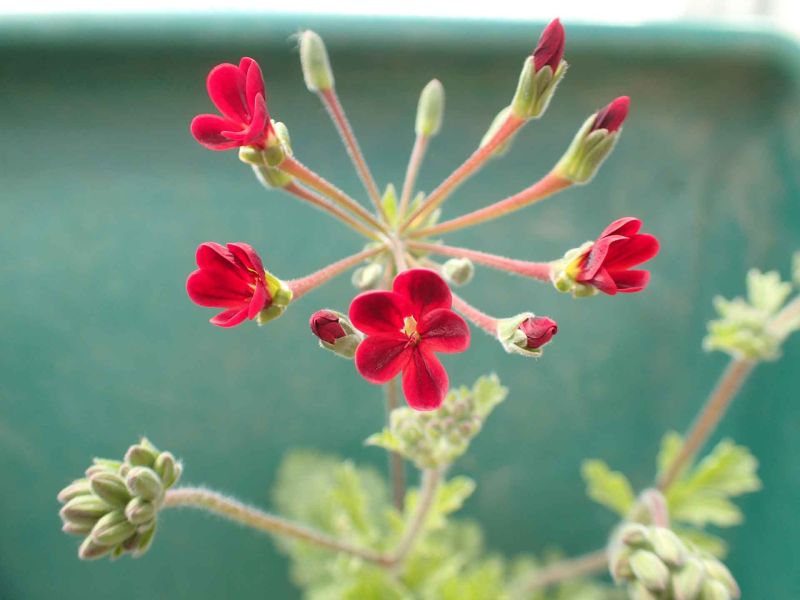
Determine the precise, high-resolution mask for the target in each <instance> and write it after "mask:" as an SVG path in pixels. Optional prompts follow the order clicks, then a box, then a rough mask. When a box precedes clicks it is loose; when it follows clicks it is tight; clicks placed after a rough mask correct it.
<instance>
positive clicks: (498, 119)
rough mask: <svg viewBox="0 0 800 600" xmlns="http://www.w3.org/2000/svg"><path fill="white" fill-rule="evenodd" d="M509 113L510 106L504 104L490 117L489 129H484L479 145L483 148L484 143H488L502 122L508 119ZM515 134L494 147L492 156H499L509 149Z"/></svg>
mask: <svg viewBox="0 0 800 600" xmlns="http://www.w3.org/2000/svg"><path fill="white" fill-rule="evenodd" d="M510 114H511V107H510V106H506V107H505V108H504V109H503V110H501V111H500V112H499V113H497V115H495V117H494V119H492V123H491V124H490V125H489V129H487V130H486V133H484V134H483V137H482V138H481V144H480V147H481V148H483V147H484V146H485V145H486V144H488V143H489V142H490V141H491V140H492V138H493V137H494V136H495V134H497V132H498V131H500V128H501V127H502V126H503V123H505V122H506V120H507V119H508V115H510ZM515 137H516V135H512V136H510V137H509V138H508V139H507V140H506V141H504V142H503V143H502V144H500V145H499V146H498V147H497V148H495V149H494V152H493V153H492V158H500V157H501V156H504V155H505V154H506V153H507V152H508V151H509V149H510V148H511V144H512V142H513V141H514V138H515Z"/></svg>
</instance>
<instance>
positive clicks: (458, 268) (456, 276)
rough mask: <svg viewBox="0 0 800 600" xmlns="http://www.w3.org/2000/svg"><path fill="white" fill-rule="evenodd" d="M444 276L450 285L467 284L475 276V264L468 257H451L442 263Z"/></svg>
mask: <svg viewBox="0 0 800 600" xmlns="http://www.w3.org/2000/svg"><path fill="white" fill-rule="evenodd" d="M442 276H443V277H444V279H445V281H447V283H449V284H450V285H454V286H462V285H467V284H468V283H469V282H470V281H472V278H473V277H474V276H475V265H474V264H472V261H471V260H470V259H468V258H451V259H450V260H447V261H445V263H444V264H443V265H442Z"/></svg>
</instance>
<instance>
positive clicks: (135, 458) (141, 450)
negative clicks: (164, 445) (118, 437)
mask: <svg viewBox="0 0 800 600" xmlns="http://www.w3.org/2000/svg"><path fill="white" fill-rule="evenodd" d="M157 456H158V452H157V451H153V450H151V449H150V448H148V447H146V446H143V445H141V444H135V445H133V446H131V447H130V448H128V451H127V452H126V453H125V462H126V463H128V464H129V465H131V466H133V467H152V466H153V463H155V462H156V457H157Z"/></svg>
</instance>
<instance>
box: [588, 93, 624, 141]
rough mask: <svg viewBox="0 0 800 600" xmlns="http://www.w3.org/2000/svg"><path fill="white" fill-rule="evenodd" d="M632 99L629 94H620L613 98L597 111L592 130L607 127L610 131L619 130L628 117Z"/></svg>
mask: <svg viewBox="0 0 800 600" xmlns="http://www.w3.org/2000/svg"><path fill="white" fill-rule="evenodd" d="M630 104H631V99H630V98H628V96H620V97H619V98H616V99H615V100H612V101H611V102H610V103H609V104H608V105H607V106H605V107H604V108H602V109H601V110H599V111H598V112H597V116H596V117H595V119H594V125H592V131H596V130H597V129H605V130H606V131H608V132H609V133H612V132H614V131H617V130H618V129H619V128H620V127H622V124H623V123H624V122H625V119H626V118H627V117H628V108H629V107H630Z"/></svg>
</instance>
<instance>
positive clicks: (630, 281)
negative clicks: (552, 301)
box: [554, 217, 659, 296]
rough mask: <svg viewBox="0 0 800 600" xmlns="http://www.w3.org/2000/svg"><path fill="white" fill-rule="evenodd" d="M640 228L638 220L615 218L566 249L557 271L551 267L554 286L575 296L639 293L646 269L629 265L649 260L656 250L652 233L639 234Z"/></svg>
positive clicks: (647, 275)
mask: <svg viewBox="0 0 800 600" xmlns="http://www.w3.org/2000/svg"><path fill="white" fill-rule="evenodd" d="M641 227H642V222H641V221H640V220H639V219H635V218H633V217H625V218H622V219H618V220H616V221H614V222H613V223H611V225H609V226H608V227H606V228H605V230H603V232H602V233H601V234H600V236H599V237H598V238H597V239H596V240H595V241H594V242H587V243H586V244H584V245H583V246H581V247H580V248H576V249H574V250H570V251H569V252H568V253H567V254H566V255H565V256H564V260H563V261H562V268H561V270H560V271H559V270H558V269H555V270H554V273H555V285H556V287H557V288H558V289H559V290H561V291H565V292H567V291H569V292H572V293H573V294H575V295H576V296H590V295H592V294H594V293H595V292H596V291H597V290H599V291H601V292H603V293H604V294H609V295H611V296H613V295H614V294H616V293H618V292H620V293H632V292H641V291H642V290H643V289H644V288H646V287H647V284H648V282H649V280H650V272H649V271H645V270H641V269H631V267H635V266H637V265H640V264H642V263H644V262H646V261H648V260H650V259H651V258H653V257H654V256H655V255H656V254H658V249H659V244H658V240H657V239H656V237H655V236H653V235H650V234H648V233H639V229H641Z"/></svg>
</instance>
